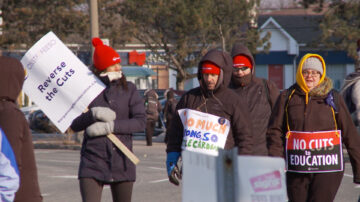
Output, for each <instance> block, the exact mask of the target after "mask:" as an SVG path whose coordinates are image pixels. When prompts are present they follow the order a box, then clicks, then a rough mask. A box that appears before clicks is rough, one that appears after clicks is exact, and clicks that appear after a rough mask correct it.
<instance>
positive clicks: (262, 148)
mask: <svg viewBox="0 0 360 202" xmlns="http://www.w3.org/2000/svg"><path fill="white" fill-rule="evenodd" d="M231 56H232V58H233V72H232V77H231V83H230V88H231V89H234V91H235V92H236V93H237V94H238V95H239V96H240V97H241V98H245V99H246V101H247V108H248V109H249V111H250V116H251V120H252V123H253V126H252V129H253V135H254V139H253V141H254V142H253V145H254V149H253V155H259V156H267V155H268V151H267V145H266V131H267V126H268V123H269V119H270V115H271V111H272V109H273V107H274V105H275V102H276V100H277V98H278V96H279V94H280V91H279V89H278V88H277V87H276V85H275V83H274V82H272V81H269V80H266V79H261V78H257V77H256V76H255V60H254V57H253V55H252V54H251V53H250V51H249V49H248V48H247V47H246V46H244V45H242V44H235V45H234V47H233V49H232V51H231Z"/></svg>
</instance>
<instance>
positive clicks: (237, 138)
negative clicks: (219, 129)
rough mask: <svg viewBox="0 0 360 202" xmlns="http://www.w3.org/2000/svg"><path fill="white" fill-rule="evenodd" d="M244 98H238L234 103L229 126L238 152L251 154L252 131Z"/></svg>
mask: <svg viewBox="0 0 360 202" xmlns="http://www.w3.org/2000/svg"><path fill="white" fill-rule="evenodd" d="M245 102H246V101H245V100H243V99H238V100H237V102H236V104H235V105H234V114H233V116H232V120H231V128H232V133H233V136H234V142H235V146H237V147H238V154H241V155H247V154H252V153H253V151H252V149H253V132H252V127H251V126H252V122H251V118H249V117H250V112H249V110H248V108H247V107H246V104H245Z"/></svg>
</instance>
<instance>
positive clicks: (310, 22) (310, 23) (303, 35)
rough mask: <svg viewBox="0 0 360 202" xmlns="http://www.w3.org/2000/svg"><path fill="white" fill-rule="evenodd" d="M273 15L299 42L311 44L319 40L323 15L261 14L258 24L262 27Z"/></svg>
mask: <svg viewBox="0 0 360 202" xmlns="http://www.w3.org/2000/svg"><path fill="white" fill-rule="evenodd" d="M270 17H272V18H273V19H274V20H275V21H276V22H277V23H278V24H279V25H280V26H281V27H282V28H283V29H284V30H285V31H286V32H287V33H289V34H290V35H291V36H292V37H293V38H294V39H295V40H296V41H297V42H298V43H299V44H309V43H311V42H314V41H317V40H318V39H319V37H320V34H321V30H320V28H319V23H320V20H321V19H322V18H323V16H318V15H286V16H283V15H260V16H259V18H258V26H259V27H261V26H262V25H263V24H264V23H265V22H266V21H267V20H268V19H269V18H270Z"/></svg>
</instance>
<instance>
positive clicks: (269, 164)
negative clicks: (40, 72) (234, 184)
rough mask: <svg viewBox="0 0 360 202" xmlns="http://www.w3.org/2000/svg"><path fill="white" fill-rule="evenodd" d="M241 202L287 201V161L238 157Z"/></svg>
mask: <svg viewBox="0 0 360 202" xmlns="http://www.w3.org/2000/svg"><path fill="white" fill-rule="evenodd" d="M237 162H238V181H239V191H238V192H236V193H237V195H238V198H239V201H263V202H272V201H287V192H286V180H285V160H284V159H283V158H278V157H262V156H238V161H237Z"/></svg>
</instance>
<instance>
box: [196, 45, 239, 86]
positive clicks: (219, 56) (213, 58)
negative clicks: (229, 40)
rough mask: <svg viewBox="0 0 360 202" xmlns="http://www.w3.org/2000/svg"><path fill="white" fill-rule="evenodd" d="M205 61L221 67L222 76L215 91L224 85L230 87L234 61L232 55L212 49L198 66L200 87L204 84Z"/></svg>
mask: <svg viewBox="0 0 360 202" xmlns="http://www.w3.org/2000/svg"><path fill="white" fill-rule="evenodd" d="M205 61H208V62H212V63H214V64H216V65H217V66H218V67H220V75H219V79H218V82H217V84H216V87H215V91H216V90H217V89H218V88H219V87H220V86H222V85H224V86H228V85H229V84H230V80H231V74H232V59H231V56H230V54H229V53H227V52H224V51H220V50H216V49H212V50H210V51H209V52H207V53H206V55H205V56H204V57H203V58H202V59H201V61H200V62H199V65H198V72H197V77H198V79H199V82H200V86H201V82H202V73H201V66H202V63H203V62H205Z"/></svg>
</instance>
